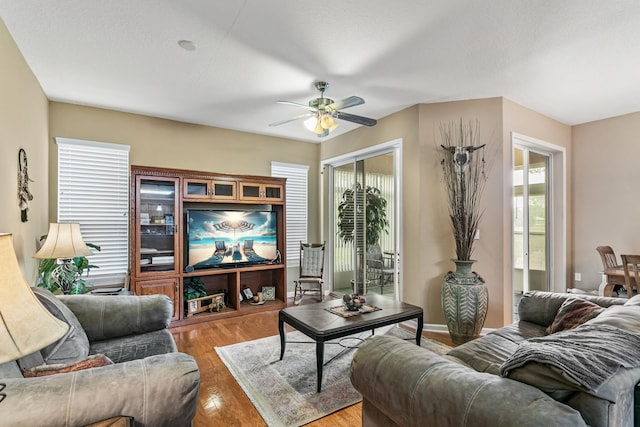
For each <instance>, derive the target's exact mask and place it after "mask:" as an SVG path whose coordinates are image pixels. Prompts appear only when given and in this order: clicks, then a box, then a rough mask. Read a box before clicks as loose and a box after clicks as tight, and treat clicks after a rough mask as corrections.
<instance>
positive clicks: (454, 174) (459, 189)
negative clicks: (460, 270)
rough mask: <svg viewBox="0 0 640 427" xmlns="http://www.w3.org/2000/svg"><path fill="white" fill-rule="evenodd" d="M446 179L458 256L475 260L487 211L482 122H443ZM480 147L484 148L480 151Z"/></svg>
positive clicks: (441, 162) (444, 175) (465, 259)
mask: <svg viewBox="0 0 640 427" xmlns="http://www.w3.org/2000/svg"><path fill="white" fill-rule="evenodd" d="M440 135H441V138H442V144H441V156H442V157H441V160H440V164H441V166H442V172H443V179H444V183H445V187H446V190H447V195H448V197H449V218H450V220H451V228H452V230H453V238H454V239H455V242H456V257H457V259H459V260H462V261H468V260H470V259H471V254H472V252H473V244H474V241H475V240H474V239H475V235H476V231H477V230H478V225H479V223H480V219H481V218H482V213H483V211H481V210H480V197H481V196H482V192H483V190H484V185H485V183H486V181H487V175H486V172H485V170H486V162H485V157H484V153H485V150H484V148H485V144H482V145H479V136H480V123H479V122H478V121H475V122H472V121H470V122H469V123H463V121H462V119H460V121H459V122H450V123H443V124H441V125H440ZM478 150H480V151H478Z"/></svg>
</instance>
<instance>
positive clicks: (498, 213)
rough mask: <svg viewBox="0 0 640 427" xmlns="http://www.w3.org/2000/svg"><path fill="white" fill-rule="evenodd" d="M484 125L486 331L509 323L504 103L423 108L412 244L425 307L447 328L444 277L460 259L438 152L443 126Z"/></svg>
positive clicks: (481, 261) (480, 254)
mask: <svg viewBox="0 0 640 427" xmlns="http://www.w3.org/2000/svg"><path fill="white" fill-rule="evenodd" d="M461 118H462V120H463V121H465V122H468V121H469V120H472V121H475V120H478V121H479V123H480V138H479V142H480V143H481V144H487V148H486V152H485V157H486V159H487V162H488V163H489V165H490V170H489V175H488V177H489V178H488V181H487V184H486V187H485V191H484V194H483V197H482V209H484V214H483V217H482V220H481V223H480V240H477V241H476V244H475V247H474V252H473V256H472V257H473V259H476V260H477V262H476V263H475V264H474V266H473V267H474V270H475V271H477V272H478V273H479V274H480V275H481V276H482V277H483V278H484V280H485V282H486V283H487V287H488V288H489V312H488V314H487V320H486V323H485V326H486V327H497V326H501V325H502V324H503V322H502V312H503V306H504V300H503V292H502V289H503V286H504V285H503V284H504V277H503V273H502V250H503V246H502V245H503V242H502V225H503V215H502V210H501V206H502V192H501V189H502V181H503V178H502V171H501V168H500V167H497V166H498V165H496V160H497V158H498V157H497V156H498V153H500V152H501V144H502V138H501V129H502V99H501V98H490V99H478V100H472V101H460V102H446V103H438V104H422V105H421V106H420V151H421V152H420V169H419V171H418V175H419V177H420V183H421V188H420V192H419V193H418V194H420V197H421V202H420V216H419V218H418V221H419V223H418V224H417V227H416V228H415V229H414V230H417V231H418V234H417V236H416V237H417V241H415V242H414V244H413V245H412V247H413V248H415V249H416V250H419V251H420V254H421V257H422V259H421V260H420V263H419V264H418V266H419V269H420V270H421V271H420V279H418V278H416V279H417V280H416V282H415V283H418V284H419V286H420V287H421V288H422V289H421V290H420V291H418V290H416V291H415V292H419V295H420V298H421V300H420V302H421V303H422V305H423V307H424V308H425V315H426V318H427V319H428V322H429V323H444V316H443V314H442V306H441V303H440V294H441V292H440V291H441V287H442V278H443V276H444V274H445V273H446V272H447V271H450V270H453V269H455V266H454V265H453V263H452V262H451V261H450V260H451V259H452V258H455V244H454V241H453V237H452V234H451V228H450V225H449V218H448V215H447V199H446V193H445V190H444V184H443V182H442V178H441V176H442V174H441V169H440V165H439V153H438V149H437V147H439V144H440V143H441V142H442V141H441V139H440V124H441V123H448V122H450V121H457V120H460V119H461Z"/></svg>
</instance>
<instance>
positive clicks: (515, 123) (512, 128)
mask: <svg viewBox="0 0 640 427" xmlns="http://www.w3.org/2000/svg"><path fill="white" fill-rule="evenodd" d="M503 100H504V103H503V121H504V126H503V135H502V138H503V140H504V146H503V152H502V169H503V170H504V171H508V170H511V168H512V161H513V160H512V148H513V147H512V144H511V138H512V133H518V134H520V135H524V136H526V137H529V138H533V139H535V140H538V141H541V142H544V143H547V144H553V145H554V146H557V147H562V148H563V149H564V150H565V156H566V159H565V160H566V161H565V169H566V170H565V173H564V175H565V178H566V181H565V186H566V193H565V200H564V204H565V207H566V212H565V215H566V251H565V254H564V255H565V257H564V259H565V260H566V261H565V262H566V264H567V269H566V276H567V277H565V278H564V283H565V284H566V287H567V288H570V287H573V286H572V281H571V280H570V278H571V277H572V271H573V270H572V264H573V261H572V258H571V253H572V251H571V248H572V239H571V236H572V229H573V222H572V210H573V207H572V203H571V198H570V194H571V191H572V185H573V183H572V179H571V164H572V161H571V159H572V154H573V152H572V143H571V127H570V126H567V125H564V124H562V123H559V122H557V121H555V120H553V119H550V118H549V117H546V116H544V115H542V114H540V113H537V112H535V111H533V110H530V109H528V108H525V107H523V106H522V105H519V104H516V103H515V102H513V101H510V100H508V99H503ZM558 172H559V171H558ZM503 198H504V204H503V208H504V209H503V215H504V218H505V219H506V221H505V223H504V234H503V237H504V252H503V266H504V267H503V268H504V273H503V274H504V277H505V278H506V279H507V281H506V282H505V283H508V279H509V278H510V277H511V259H512V239H511V228H510V227H511V223H510V216H511V200H512V188H511V178H510V177H509V176H507V175H505V176H504V182H503ZM552 216H553V218H554V219H556V220H557V221H559V220H560V218H561V212H558V211H555V212H552ZM558 290H561V291H564V289H558ZM503 291H504V298H505V301H507V299H510V298H511V297H512V288H511V287H509V286H505V287H504V289H503ZM504 318H505V322H506V321H508V320H509V319H510V318H511V306H510V305H508V304H505V312H504Z"/></svg>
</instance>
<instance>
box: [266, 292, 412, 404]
mask: <svg viewBox="0 0 640 427" xmlns="http://www.w3.org/2000/svg"><path fill="white" fill-rule="evenodd" d="M367 298H384V297H367ZM367 301H369V299H367ZM335 304H336V302H335V301H333V302H329V303H326V302H325V303H318V304H313V306H297V307H289V308H285V309H282V310H280V313H279V315H278V332H279V334H280V360H282V359H283V358H284V352H285V349H286V344H287V341H286V333H285V323H287V324H289V325H291V326H293V327H294V328H296V329H297V330H298V331H300V332H302V333H303V334H305V335H306V336H308V337H309V338H311V339H312V340H314V341H315V343H316V370H317V376H318V379H317V381H318V387H317V391H318V393H320V392H321V391H322V368H323V366H324V344H325V342H327V341H330V340H333V339H336V338H342V337H346V336H350V335H355V334H357V333H359V332H364V331H371V332H372V334H373V333H374V331H375V329H376V328H380V327H383V326H388V325H392V324H397V323H401V322H404V321H406V320H411V319H416V320H417V327H416V344H417V345H418V346H419V345H420V338H421V337H422V322H423V312H422V308H420V307H416V306H412V305H409V304H405V303H400V302H396V301H393V307H392V308H388V310H389V311H388V312H389V313H392V315H388V316H386V315H384V314H381V313H382V311H378V312H375V313H377V315H373V313H368V314H363V316H371V317H370V318H365V319H366V320H368V321H366V322H364V321H363V322H357V321H355V322H354V321H353V320H351V321H349V319H345V324H344V326H342V327H339V328H335V329H334V330H328V329H322V328H319V327H318V326H317V325H316V324H322V321H320V319H319V316H318V314H319V313H321V311H324V308H325V307H326V306H331V305H335ZM376 305H378V304H376ZM396 306H398V307H396ZM394 309H395V310H394ZM302 310H304V311H302ZM383 310H384V307H383ZM326 313H328V312H326ZM308 314H312V315H311V316H308ZM328 315H329V316H335V315H334V314H331V313H328ZM307 317H308V319H309V320H305V319H306V318H307ZM351 319H353V318H351Z"/></svg>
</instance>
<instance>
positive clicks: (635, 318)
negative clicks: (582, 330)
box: [587, 305, 640, 334]
mask: <svg viewBox="0 0 640 427" xmlns="http://www.w3.org/2000/svg"><path fill="white" fill-rule="evenodd" d="M587 324H590V325H609V326H614V327H616V328H620V329H623V330H625V331H627V332H632V333H634V334H640V305H616V306H613V307H609V308H607V309H606V310H605V311H603V312H602V314H600V315H599V316H598V317H596V318H594V319H591V320H589V321H588V322H587Z"/></svg>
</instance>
